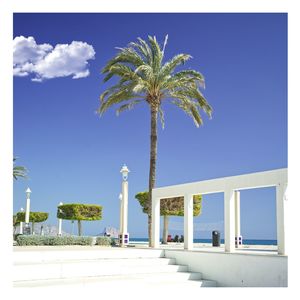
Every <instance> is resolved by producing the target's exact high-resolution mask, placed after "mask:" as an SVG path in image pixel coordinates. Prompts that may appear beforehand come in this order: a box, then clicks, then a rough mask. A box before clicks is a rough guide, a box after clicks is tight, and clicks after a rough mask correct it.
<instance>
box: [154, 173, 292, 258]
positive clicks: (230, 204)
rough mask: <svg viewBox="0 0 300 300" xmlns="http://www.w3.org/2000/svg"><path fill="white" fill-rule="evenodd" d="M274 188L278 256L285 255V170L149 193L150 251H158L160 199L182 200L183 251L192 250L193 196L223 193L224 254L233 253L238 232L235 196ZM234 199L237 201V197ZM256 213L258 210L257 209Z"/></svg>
mask: <svg viewBox="0 0 300 300" xmlns="http://www.w3.org/2000/svg"><path fill="white" fill-rule="evenodd" d="M272 186H275V187H276V219H277V244H278V254H282V255H284V254H285V253H286V252H285V231H284V220H285V217H284V216H285V213H286V203H287V201H284V199H286V197H285V191H286V187H287V169H277V170H271V171H265V172H258V173H251V174H244V175H238V176H231V177H224V178H217V179H210V180H204V181H199V182H192V183H186V184H179V185H173V186H167V187H161V188H155V189H153V190H152V245H151V246H152V247H153V248H158V247H159V232H160V230H159V227H160V199H163V198H170V197H178V196H184V236H185V238H184V248H185V249H187V250H192V249H193V201H192V199H193V195H197V194H201V195H204V194H210V193H220V192H223V193H224V227H225V228H224V232H225V251H226V252H233V251H234V250H235V234H236V232H238V231H239V224H237V227H236V226H235V225H236V223H237V222H238V221H239V211H238V212H237V211H236V209H238V207H236V203H237V202H238V201H235V192H236V191H240V190H244V189H253V188H263V187H272ZM236 199H237V197H236ZM258 209H259V207H258Z"/></svg>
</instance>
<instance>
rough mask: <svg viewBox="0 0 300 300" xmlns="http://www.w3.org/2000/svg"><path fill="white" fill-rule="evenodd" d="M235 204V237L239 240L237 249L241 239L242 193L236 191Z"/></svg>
mask: <svg viewBox="0 0 300 300" xmlns="http://www.w3.org/2000/svg"><path fill="white" fill-rule="evenodd" d="M234 204H235V237H236V239H237V246H236V247H237V248H238V247H239V237H240V235H241V217H240V192H239V191H234Z"/></svg>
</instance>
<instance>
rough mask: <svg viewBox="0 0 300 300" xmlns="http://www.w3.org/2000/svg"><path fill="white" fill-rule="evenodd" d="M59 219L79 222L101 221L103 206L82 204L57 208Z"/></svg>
mask: <svg viewBox="0 0 300 300" xmlns="http://www.w3.org/2000/svg"><path fill="white" fill-rule="evenodd" d="M57 218H59V219H64V220H79V221H95V220H101V219H102V206H100V205H94V204H80V203H71V204H62V205H59V206H58V207H57Z"/></svg>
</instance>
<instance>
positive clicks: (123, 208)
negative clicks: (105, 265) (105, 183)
mask: <svg viewBox="0 0 300 300" xmlns="http://www.w3.org/2000/svg"><path fill="white" fill-rule="evenodd" d="M129 172H130V171H129V170H128V168H127V166H126V165H125V164H124V165H123V167H122V169H121V171H120V173H122V179H123V181H122V194H120V195H119V199H120V233H119V243H120V246H121V247H124V246H125V245H128V244H129V233H128V232H127V224H128V181H127V179H128V173H129Z"/></svg>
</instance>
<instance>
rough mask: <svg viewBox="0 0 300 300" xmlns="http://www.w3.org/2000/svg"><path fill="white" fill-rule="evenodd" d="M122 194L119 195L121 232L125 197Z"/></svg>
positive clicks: (120, 231) (120, 229)
mask: <svg viewBox="0 0 300 300" xmlns="http://www.w3.org/2000/svg"><path fill="white" fill-rule="evenodd" d="M122 197H123V196H122V194H120V195H119V200H120V226H119V234H121V233H122V232H123V199H122Z"/></svg>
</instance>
